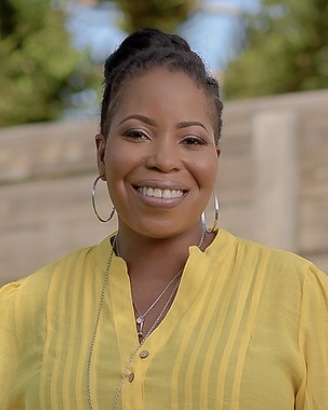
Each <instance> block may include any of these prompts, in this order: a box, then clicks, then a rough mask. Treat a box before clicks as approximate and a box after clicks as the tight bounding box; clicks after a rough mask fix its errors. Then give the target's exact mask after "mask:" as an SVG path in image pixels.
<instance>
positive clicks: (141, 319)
mask: <svg viewBox="0 0 328 410" xmlns="http://www.w3.org/2000/svg"><path fill="white" fill-rule="evenodd" d="M205 234H206V225H205V224H203V223H202V233H201V236H200V239H199V242H198V244H197V247H198V248H200V247H201V246H202V244H203V241H204V237H205ZM115 245H116V254H117V256H120V251H119V246H118V240H117V235H116V236H115ZM182 271H183V269H181V270H179V272H178V273H177V274H176V275H175V276H174V277H173V278H172V279H171V280H170V282H169V283H168V284H167V285H166V286H165V288H164V289H163V290H162V291H161V293H160V294H159V295H158V296H157V297H156V298H155V300H154V301H153V302H152V303H151V304H150V306H149V307H148V308H147V309H146V311H145V312H144V313H141V311H140V309H139V308H138V306H137V304H136V302H135V301H133V306H134V307H135V309H136V311H137V313H138V317H137V318H136V319H135V322H136V325H137V334H138V337H139V339H140V340H142V339H143V338H144V334H143V326H144V323H145V318H146V316H147V314H148V313H149V312H150V311H151V310H152V309H153V308H154V307H155V306H156V305H157V303H158V302H159V301H160V300H161V298H162V297H163V296H164V295H165V293H166V291H167V290H168V289H169V287H170V286H171V285H172V283H173V282H174V281H175V280H176V279H177V278H178V277H179V276H180V275H181V273H182ZM172 297H173V296H172ZM172 297H171V295H170V297H169V300H170V301H171V299H172ZM157 319H158V317H157V318H156V319H155V322H156V321H157Z"/></svg>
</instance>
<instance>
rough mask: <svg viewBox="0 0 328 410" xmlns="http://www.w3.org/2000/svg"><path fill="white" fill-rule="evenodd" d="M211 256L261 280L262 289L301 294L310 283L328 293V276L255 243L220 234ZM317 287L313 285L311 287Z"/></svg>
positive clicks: (294, 257)
mask: <svg viewBox="0 0 328 410" xmlns="http://www.w3.org/2000/svg"><path fill="white" fill-rule="evenodd" d="M213 248H214V249H213V250H212V255H213V257H215V258H216V259H217V260H218V263H221V264H224V263H225V264H229V266H232V267H233V269H234V270H238V271H240V272H242V274H245V275H252V276H254V277H257V278H261V279H262V280H263V285H265V284H266V285H267V286H268V287H269V288H270V287H271V289H272V287H273V288H276V289H277V292H279V289H281V287H282V286H285V287H287V289H288V288H289V290H290V291H291V292H292V291H293V290H295V291H298V292H301V291H302V288H303V286H305V285H306V284H310V283H312V285H313V287H315V286H317V288H318V290H319V289H320V287H321V288H323V289H324V290H325V292H327V293H328V276H327V275H326V274H325V273H324V272H322V271H321V270H320V269H319V268H318V267H317V266H315V265H314V264H313V263H312V262H310V261H308V260H306V259H304V258H303V257H301V256H300V255H297V254H296V253H293V252H289V251H285V250H280V249H274V248H270V247H267V246H265V245H262V244H259V243H257V242H254V241H251V240H248V239H244V238H238V237H236V236H234V235H232V234H231V233H229V232H227V231H225V230H220V232H219V235H218V237H217V238H216V239H215V241H214V243H213ZM315 283H317V285H315Z"/></svg>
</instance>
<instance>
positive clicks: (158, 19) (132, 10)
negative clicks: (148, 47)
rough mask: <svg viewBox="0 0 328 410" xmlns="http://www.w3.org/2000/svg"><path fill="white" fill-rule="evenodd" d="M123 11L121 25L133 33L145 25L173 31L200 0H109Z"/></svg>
mask: <svg viewBox="0 0 328 410" xmlns="http://www.w3.org/2000/svg"><path fill="white" fill-rule="evenodd" d="M109 1H111V2H113V3H116V4H117V5H118V6H119V8H120V9H121V10H122V12H123V15H124V17H123V20H122V22H121V27H122V29H123V30H125V31H127V32H129V33H131V32H132V31H134V30H137V29H139V28H145V27H155V28H158V29H161V30H164V31H168V32H172V31H174V30H175V29H176V28H177V26H178V25H179V24H181V23H182V22H183V21H184V20H185V19H186V18H187V16H188V14H189V13H191V12H192V11H194V10H195V8H196V5H197V3H198V0H165V1H163V0H135V1H132V0H109Z"/></svg>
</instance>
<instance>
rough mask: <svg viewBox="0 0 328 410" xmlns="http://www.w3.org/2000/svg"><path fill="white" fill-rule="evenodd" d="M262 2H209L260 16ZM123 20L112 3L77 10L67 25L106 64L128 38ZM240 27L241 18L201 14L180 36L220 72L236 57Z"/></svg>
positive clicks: (77, 43) (75, 40) (79, 45)
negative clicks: (121, 25) (257, 11)
mask: <svg viewBox="0 0 328 410" xmlns="http://www.w3.org/2000/svg"><path fill="white" fill-rule="evenodd" d="M259 2H260V0H206V4H207V5H208V6H209V7H210V6H211V5H212V4H213V3H219V4H222V5H227V6H230V7H237V8H238V9H240V10H243V11H250V12H256V10H257V8H258V5H259ZM203 3H205V0H203ZM119 17H120V13H119V12H118V11H117V10H115V9H114V7H113V5H111V4H110V3H106V5H104V6H98V7H96V8H88V7H85V6H84V7H82V6H75V7H74V8H73V9H71V10H70V13H69V19H68V21H67V27H68V29H69V31H70V32H71V34H72V37H73V44H74V45H75V47H76V48H78V49H85V48H88V49H89V50H90V53H91V58H92V59H93V60H95V61H98V62H101V61H103V60H104V59H105V58H106V57H107V56H108V54H110V53H111V52H113V51H114V49H115V48H116V47H117V46H118V44H119V43H120V42H121V41H122V40H123V38H124V37H125V36H126V33H124V32H122V31H120V30H119V29H118V27H117V21H118V19H119ZM240 27H241V20H240V17H233V16H228V15H222V14H219V13H214V12H213V11H201V12H197V13H196V14H195V15H193V16H192V17H191V18H190V19H189V20H188V21H187V22H185V23H184V24H183V25H182V26H181V27H180V28H179V30H178V33H179V34H181V35H182V36H183V37H185V38H186V40H187V41H188V42H189V43H190V45H191V47H192V49H193V50H194V51H196V52H197V53H198V54H200V55H201V57H202V58H203V59H204V61H205V63H206V65H207V67H208V69H209V70H211V71H219V70H222V69H224V67H225V65H226V64H227V62H228V61H229V59H231V58H232V57H233V56H234V51H235V47H234V45H235V42H236V38H237V37H238V29H240Z"/></svg>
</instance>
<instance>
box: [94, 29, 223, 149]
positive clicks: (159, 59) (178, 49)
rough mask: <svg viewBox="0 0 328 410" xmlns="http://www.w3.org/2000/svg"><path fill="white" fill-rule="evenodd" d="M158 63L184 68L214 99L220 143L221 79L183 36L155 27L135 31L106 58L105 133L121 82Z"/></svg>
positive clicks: (216, 131) (103, 117)
mask: <svg viewBox="0 0 328 410" xmlns="http://www.w3.org/2000/svg"><path fill="white" fill-rule="evenodd" d="M156 67H164V68H167V69H168V70H170V71H173V72H174V71H182V72H184V73H185V74H187V75H188V76H189V77H191V78H192V79H193V80H194V81H195V83H196V84H197V85H198V86H199V87H201V88H202V89H203V90H204V91H205V92H206V94H207V95H208V96H209V98H210V99H211V100H212V101H211V103H212V107H213V114H214V119H213V128H214V133H215V134H214V136H215V141H216V143H217V142H218V141H219V139H220V135H221V128H222V109H223V104H222V101H221V98H220V89H219V85H218V82H217V81H216V79H215V78H214V77H212V76H211V75H210V74H209V73H208V72H207V70H206V68H205V65H204V63H203V61H202V59H201V58H200V57H199V55H198V54H196V53H195V52H193V51H192V50H191V48H190V46H189V44H188V43H187V42H186V41H185V40H184V39H183V38H182V37H180V36H178V35H177V34H168V33H164V32H162V31H160V30H157V29H152V28H146V29H140V30H137V31H135V32H134V33H133V34H131V35H130V36H128V37H127V38H126V39H125V40H124V41H123V42H122V43H121V45H120V46H119V47H118V49H117V50H116V51H115V52H114V53H112V54H111V55H110V56H109V57H108V58H107V59H106V61H105V64H104V92H103V98H102V104H101V119H100V129H101V133H102V134H103V135H104V137H105V138H106V137H107V135H108V130H109V124H110V118H111V115H112V113H113V111H114V110H115V104H116V102H117V97H118V94H119V89H120V86H121V85H122V84H124V82H125V81H126V80H128V79H131V78H132V77H133V76H135V75H137V74H140V72H142V71H145V70H148V69H151V68H156Z"/></svg>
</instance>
